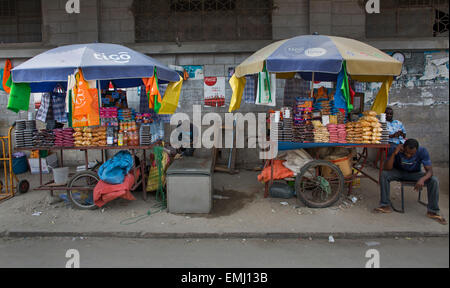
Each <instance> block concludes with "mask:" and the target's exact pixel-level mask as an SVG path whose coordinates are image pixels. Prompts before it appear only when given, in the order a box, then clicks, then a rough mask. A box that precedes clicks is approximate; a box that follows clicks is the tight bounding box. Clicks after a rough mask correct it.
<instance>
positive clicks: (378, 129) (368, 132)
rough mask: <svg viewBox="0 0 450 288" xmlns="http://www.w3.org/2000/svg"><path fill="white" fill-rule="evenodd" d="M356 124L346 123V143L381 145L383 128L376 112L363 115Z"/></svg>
mask: <svg viewBox="0 0 450 288" xmlns="http://www.w3.org/2000/svg"><path fill="white" fill-rule="evenodd" d="M363 114H364V116H363V117H361V118H360V119H359V120H358V122H354V123H347V125H346V127H347V142H349V143H357V144H381V137H382V131H383V128H382V126H381V123H380V121H379V120H378V118H377V117H376V115H377V114H376V112H374V111H367V112H364V113H363Z"/></svg>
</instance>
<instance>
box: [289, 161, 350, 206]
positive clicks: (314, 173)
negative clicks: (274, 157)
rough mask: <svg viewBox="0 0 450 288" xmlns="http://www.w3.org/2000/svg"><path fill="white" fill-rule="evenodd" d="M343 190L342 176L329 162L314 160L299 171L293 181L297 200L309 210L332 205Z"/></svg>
mask: <svg viewBox="0 0 450 288" xmlns="http://www.w3.org/2000/svg"><path fill="white" fill-rule="evenodd" d="M343 190H344V175H342V172H341V170H340V169H339V167H338V166H336V165H334V164H333V163H331V162H329V161H324V160H314V161H311V162H309V163H307V164H306V165H305V166H303V168H302V169H301V170H300V173H299V174H298V175H297V178H296V179H295V191H296V193H297V198H298V199H299V200H301V201H302V202H303V203H305V205H306V206H308V207H311V208H325V207H329V206H331V205H333V204H334V203H335V202H336V201H337V200H338V199H339V197H340V195H341V193H342V191H343Z"/></svg>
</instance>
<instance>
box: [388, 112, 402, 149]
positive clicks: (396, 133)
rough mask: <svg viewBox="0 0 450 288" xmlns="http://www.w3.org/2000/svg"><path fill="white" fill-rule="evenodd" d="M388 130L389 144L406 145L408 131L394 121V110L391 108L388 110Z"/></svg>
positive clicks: (400, 123) (398, 122)
mask: <svg viewBox="0 0 450 288" xmlns="http://www.w3.org/2000/svg"><path fill="white" fill-rule="evenodd" d="M385 113H386V121H387V130H388V131H389V143H390V144H391V145H392V144H393V145H398V144H403V143H405V139H406V130H405V127H403V123H402V122H400V121H398V120H394V110H393V109H392V108H391V107H387V108H386V112H385Z"/></svg>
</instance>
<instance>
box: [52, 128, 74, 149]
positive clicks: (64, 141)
mask: <svg viewBox="0 0 450 288" xmlns="http://www.w3.org/2000/svg"><path fill="white" fill-rule="evenodd" d="M74 131H75V130H73V129H72V128H66V129H54V130H53V134H54V135H55V146H57V147H73V146H74V144H75V140H74V139H73V133H74Z"/></svg>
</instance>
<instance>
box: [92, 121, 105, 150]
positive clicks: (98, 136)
mask: <svg viewBox="0 0 450 288" xmlns="http://www.w3.org/2000/svg"><path fill="white" fill-rule="evenodd" d="M106 130H107V128H106V127H104V126H103V127H98V128H93V129H92V144H91V145H92V146H97V147H98V146H106Z"/></svg>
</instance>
